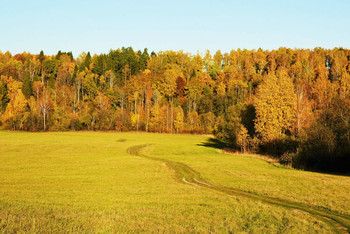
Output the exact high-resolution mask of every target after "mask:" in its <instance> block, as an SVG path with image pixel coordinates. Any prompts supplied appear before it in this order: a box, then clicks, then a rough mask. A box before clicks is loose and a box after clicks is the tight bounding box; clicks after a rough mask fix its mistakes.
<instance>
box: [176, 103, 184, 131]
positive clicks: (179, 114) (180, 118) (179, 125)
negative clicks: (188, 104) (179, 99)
mask: <svg viewBox="0 0 350 234" xmlns="http://www.w3.org/2000/svg"><path fill="white" fill-rule="evenodd" d="M183 127H184V112H183V110H182V108H181V106H178V107H176V108H175V119H174V128H175V129H176V133H179V132H181V131H182V129H183Z"/></svg>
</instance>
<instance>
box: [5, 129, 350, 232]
mask: <svg viewBox="0 0 350 234" xmlns="http://www.w3.org/2000/svg"><path fill="white" fill-rule="evenodd" d="M207 140H208V137H206V136H191V135H162V134H146V133H95V132H66V133H21V132H5V131H2V132H0V162H1V163H0V229H1V231H3V232H18V231H19V232H118V231H119V232H133V231H161V232H171V231H177V232H230V231H231V232H329V231H331V228H330V227H329V226H328V225H327V224H326V223H323V222H322V221H320V220H318V219H317V218H315V217H313V216H312V215H310V214H308V213H306V212H303V211H299V210H295V209H287V208H283V207H279V206H275V205H270V204H266V203H264V202H260V201H257V200H252V199H249V198H243V197H235V196H228V195H226V194H223V193H219V192H215V191H211V190H208V189H205V188H200V187H196V186H191V185H188V184H184V183H179V182H178V181H177V180H176V179H175V176H174V171H172V170H171V169H170V168H168V167H167V166H166V165H165V163H162V162H160V161H153V160H149V159H147V158H142V157H135V156H131V155H130V154H128V153H127V149H128V148H130V147H132V146H135V145H141V144H152V149H151V151H149V152H147V154H150V155H152V156H154V157H159V158H165V159H168V160H174V161H177V162H182V163H185V164H187V165H189V166H191V167H192V168H194V169H195V170H196V171H198V172H200V173H201V175H202V177H203V178H205V179H206V180H207V181H210V182H213V183H216V184H221V185H223V186H229V187H232V188H239V189H242V190H245V191H249V192H254V193H257V194H264V195H269V196H273V197H277V198H282V199H289V200H295V201H298V202H302V203H310V204H312V205H316V206H320V207H324V208H327V209H332V210H334V211H336V212H339V213H344V214H348V211H349V210H350V209H349V208H350V205H349V198H348V194H350V193H349V191H350V190H349V189H350V180H349V177H345V176H333V175H326V174H319V173H312V172H303V171H296V170H290V169H284V168H278V167H275V166H272V165H270V164H267V163H266V162H264V161H262V160H258V159H254V158H248V157H240V156H232V155H225V154H220V153H218V151H217V149H215V148H211V147H206V146H201V144H202V143H203V142H206V141H207ZM287 182H288V183H287ZM324 190H327V191H324ZM327 193H328V195H327Z"/></svg>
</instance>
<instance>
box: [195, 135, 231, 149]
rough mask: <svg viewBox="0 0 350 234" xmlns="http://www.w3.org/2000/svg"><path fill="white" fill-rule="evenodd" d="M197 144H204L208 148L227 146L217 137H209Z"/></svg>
mask: <svg viewBox="0 0 350 234" xmlns="http://www.w3.org/2000/svg"><path fill="white" fill-rule="evenodd" d="M197 145H198V146H205V147H209V148H215V149H224V148H227V144H226V143H225V142H222V141H220V140H219V139H217V138H213V137H211V138H209V139H208V140H206V141H204V142H202V143H200V144H197Z"/></svg>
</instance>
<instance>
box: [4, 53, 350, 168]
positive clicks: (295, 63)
mask: <svg viewBox="0 0 350 234" xmlns="http://www.w3.org/2000/svg"><path fill="white" fill-rule="evenodd" d="M0 75H1V79H0V113H1V118H0V119H1V124H2V125H3V127H4V128H6V129H12V130H24V131H47V130H50V131H65V130H117V131H130V130H138V131H149V132H166V133H214V134H215V135H216V136H217V137H218V138H219V139H221V140H222V141H224V142H226V143H227V144H229V145H230V146H231V147H236V148H237V149H240V150H242V151H255V152H262V153H269V154H273V155H275V156H277V157H280V159H281V161H283V162H286V163H291V164H292V165H293V166H295V167H298V168H306V169H318V170H320V169H321V170H331V171H348V170H349V168H350V156H349V155H350V50H347V49H343V48H335V49H332V50H329V49H323V48H315V49H313V50H307V49H288V48H280V49H278V50H272V51H267V50H261V49H259V50H236V51H235V50H232V51H231V52H230V53H225V54H222V53H221V52H220V51H217V52H216V53H215V54H214V55H213V56H212V55H211V54H210V53H209V51H207V52H206V53H205V55H204V56H200V55H198V54H197V55H191V54H188V53H184V52H182V51H177V52H174V51H165V52H159V53H157V54H155V53H154V52H152V53H151V54H149V53H148V51H147V49H145V50H144V51H134V50H133V49H132V48H130V47H129V48H124V47H123V48H122V49H118V50H111V51H110V52H109V53H108V54H100V55H93V56H91V54H90V53H87V54H86V53H82V54H80V55H79V57H77V58H74V57H73V55H72V53H71V52H61V51H59V52H58V53H57V55H54V56H48V55H45V54H44V53H43V51H41V52H40V54H39V55H32V54H29V53H22V54H16V55H14V56H13V55H11V53H9V52H6V53H2V52H0Z"/></svg>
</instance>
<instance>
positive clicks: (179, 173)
mask: <svg viewBox="0 0 350 234" xmlns="http://www.w3.org/2000/svg"><path fill="white" fill-rule="evenodd" d="M148 146H150V145H149V144H146V145H136V146H132V147H130V148H128V149H127V151H128V153H129V154H131V155H134V156H140V157H144V158H148V159H151V160H156V161H160V162H164V163H166V165H167V166H168V167H169V168H171V169H172V170H174V172H175V176H176V179H177V180H178V181H179V182H181V183H185V184H189V185H192V186H198V187H202V188H207V189H212V190H215V191H218V192H222V193H226V194H228V195H230V196H242V197H247V198H251V199H255V200H259V201H263V202H266V203H269V204H273V205H278V206H282V207H286V208H290V209H298V210H302V211H305V212H307V213H309V214H311V215H313V216H314V217H316V218H318V219H320V220H322V221H323V222H325V223H327V224H329V225H330V226H331V227H332V228H333V230H334V232H336V233H349V231H350V217H349V216H346V215H342V214H338V213H335V212H331V211H328V210H322V209H320V208H317V207H312V206H307V205H304V204H300V203H295V202H291V201H287V200H282V199H277V198H272V197H267V196H261V195H256V194H252V193H248V192H245V191H242V190H238V189H233V188H228V187H223V186H219V185H214V184H211V183H209V182H207V181H205V180H203V179H202V178H201V176H200V174H199V172H197V171H195V170H193V169H192V168H191V167H189V166H187V165H186V164H183V163H180V162H174V161H171V160H167V159H162V158H156V157H152V156H148V155H145V154H143V153H142V152H141V150H142V149H144V148H146V147H148Z"/></svg>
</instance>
